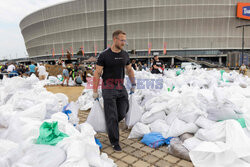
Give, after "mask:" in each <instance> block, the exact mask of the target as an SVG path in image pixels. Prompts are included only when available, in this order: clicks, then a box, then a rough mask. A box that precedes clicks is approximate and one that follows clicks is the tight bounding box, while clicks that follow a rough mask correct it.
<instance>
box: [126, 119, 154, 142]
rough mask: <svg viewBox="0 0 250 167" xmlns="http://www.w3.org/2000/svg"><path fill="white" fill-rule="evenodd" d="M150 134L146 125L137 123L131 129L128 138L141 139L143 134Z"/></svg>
mask: <svg viewBox="0 0 250 167" xmlns="http://www.w3.org/2000/svg"><path fill="white" fill-rule="evenodd" d="M148 133H150V129H149V126H148V125H145V124H143V123H141V122H137V123H136V124H135V126H134V127H133V128H132V130H131V132H130V134H129V136H128V138H129V139H133V138H141V137H143V136H144V135H145V134H148Z"/></svg>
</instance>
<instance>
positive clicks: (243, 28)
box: [236, 24, 250, 64]
mask: <svg viewBox="0 0 250 167" xmlns="http://www.w3.org/2000/svg"><path fill="white" fill-rule="evenodd" d="M247 26H250V24H245V25H240V26H237V27H236V28H241V27H242V50H241V64H243V56H244V44H245V42H244V33H245V27H247Z"/></svg>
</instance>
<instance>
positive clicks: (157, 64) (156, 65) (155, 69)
mask: <svg viewBox="0 0 250 167" xmlns="http://www.w3.org/2000/svg"><path fill="white" fill-rule="evenodd" d="M164 68H165V66H164V64H163V62H162V61H160V60H159V57H158V56H154V61H153V65H152V71H151V72H152V74H162V73H163V70H164Z"/></svg>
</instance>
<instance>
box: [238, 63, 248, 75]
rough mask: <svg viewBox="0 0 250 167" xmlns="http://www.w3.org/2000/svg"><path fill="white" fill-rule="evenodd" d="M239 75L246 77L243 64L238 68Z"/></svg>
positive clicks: (245, 69) (245, 68)
mask: <svg viewBox="0 0 250 167" xmlns="http://www.w3.org/2000/svg"><path fill="white" fill-rule="evenodd" d="M239 73H240V74H243V75H246V73H247V67H246V65H245V64H244V63H243V64H242V65H241V66H240V69H239Z"/></svg>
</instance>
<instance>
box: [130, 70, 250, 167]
mask: <svg viewBox="0 0 250 167" xmlns="http://www.w3.org/2000/svg"><path fill="white" fill-rule="evenodd" d="M136 78H137V87H138V80H139V84H140V88H141V89H140V88H138V90H137V91H136V92H135V94H134V96H135V98H136V100H135V101H136V102H137V103H138V105H140V107H141V110H140V111H139V113H142V115H141V116H140V114H138V112H137V113H136V112H134V113H132V117H133V116H134V119H135V120H139V121H137V123H136V124H135V125H134V126H133V128H132V130H131V133H130V135H129V138H142V137H143V136H144V135H145V134H148V133H150V132H159V133H161V134H162V136H163V137H164V138H166V139H167V138H168V137H175V138H173V139H171V141H170V143H169V146H168V148H169V152H170V153H171V154H173V155H175V156H178V157H180V158H182V159H186V160H191V161H192V162H193V163H194V165H196V166H234V165H235V164H237V163H239V164H241V165H242V166H244V165H245V166H247V165H248V166H249V165H250V161H249V157H250V147H249V144H248V143H249V142H250V139H249V137H248V136H250V90H249V88H248V87H249V86H250V79H249V78H248V77H245V76H242V75H239V74H237V73H236V72H234V71H233V72H230V73H225V72H224V71H218V70H212V71H206V70H205V69H197V70H185V71H182V72H181V73H180V74H179V75H176V70H169V71H166V72H165V73H164V75H161V74H159V75H153V74H150V73H148V72H145V71H142V72H136ZM151 80H152V81H155V82H154V83H153V84H154V86H152V83H150V81H151ZM160 80H162V82H160ZM159 87H160V88H161V89H158V88H159ZM130 116H131V113H130ZM229 127H230V128H229ZM186 134H190V135H189V137H183V135H184V136H185V135H186ZM231 134H234V136H237V137H234V136H233V135H231ZM239 138H242V139H243V140H242V142H240V140H239ZM244 146H245V147H244ZM204 157H206V158H204ZM228 157H230V159H231V160H230V161H226V160H225V159H223V158H228ZM213 158H215V159H216V161H213ZM211 161H213V162H211Z"/></svg>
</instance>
